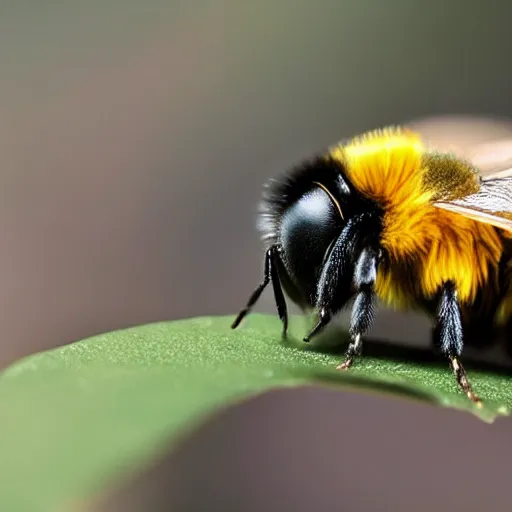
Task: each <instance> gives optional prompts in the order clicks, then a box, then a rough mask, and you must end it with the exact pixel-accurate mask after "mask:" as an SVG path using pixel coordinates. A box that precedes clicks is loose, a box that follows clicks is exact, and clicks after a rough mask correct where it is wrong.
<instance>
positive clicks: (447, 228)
mask: <svg viewBox="0 0 512 512" xmlns="http://www.w3.org/2000/svg"><path fill="white" fill-rule="evenodd" d="M259 228H260V231H261V233H262V238H263V241H264V244H265V249H266V255H265V259H264V277H263V281H262V283H261V284H260V285H259V286H258V287H257V288H256V289H255V291H254V292H253V293H252V295H251V297H250V299H249V301H248V302H247V305H246V307H245V308H244V309H242V310H241V311H240V313H239V314H238V316H237V318H236V319H235V321H234V322H233V324H232V328H233V329H234V328H236V327H237V326H238V325H239V324H240V322H241V321H242V319H243V318H244V317H245V316H246V315H247V314H248V313H249V311H250V310H251V308H252V307H253V306H254V304H255V303H256V301H257V300H258V298H259V297H260V295H261V293H262V291H263V290H264V289H265V287H266V286H267V285H268V284H269V283H272V287H273V291H274V296H275V302H276V306H277V312H278V315H279V317H280V319H281V321H282V323H283V335H286V331H287V327H288V313H287V305H286V300H285V294H286V296H287V297H288V299H289V300H291V301H292V302H293V303H295V304H296V305H298V306H299V307H300V308H301V309H302V310H303V311H314V312H315V317H316V318H315V323H314V325H313V327H312V329H311V331H310V332H309V333H308V334H307V335H306V336H305V337H304V341H305V342H307V341H309V340H311V339H312V338H313V337H314V336H316V335H318V334H319V333H320V332H321V331H322V330H323V329H324V328H325V327H326V326H327V325H328V324H329V322H330V321H331V319H332V318H333V317H334V315H336V314H338V313H339V312H340V311H342V310H343V309H345V308H346V307H347V306H348V304H349V303H352V309H351V318H350V328H349V335H350V343H349V345H348V348H347V350H346V353H345V357H344V360H343V361H342V362H341V364H340V365H339V366H338V367H337V369H339V370H347V369H348V368H350V367H351V366H352V364H353V362H354V360H355V358H356V357H358V356H361V354H362V347H363V336H364V334H365V333H366V332H367V331H368V329H369V328H370V326H371V324H372V322H373V319H374V317H375V314H376V304H377V299H379V300H380V301H382V302H383V303H384V304H386V305H388V306H391V307H393V308H395V309H398V310H407V309H413V310H420V311H423V312H425V313H426V314H428V315H429V316H430V317H431V318H432V320H433V326H434V333H435V337H434V339H435V345H436V346H437V348H438V350H439V351H440V353H441V354H442V355H443V356H444V357H446V358H447V360H448V363H449V366H450V367H451V369H452V371H453V372H454V374H455V377H456V380H457V383H458V385H459V387H460V388H461V389H462V391H463V392H464V393H465V394H466V395H467V397H468V398H469V399H470V400H472V401H473V402H476V403H477V404H479V405H481V401H480V399H479V397H478V396H477V395H476V394H475V393H474V392H473V390H472V387H471V384H470V381H469V379H468V376H467V373H466V371H465V369H464V367H463V365H462V363H461V360H460V356H461V354H462V350H463V346H464V341H465V337H467V335H468V333H470V332H475V329H478V331H477V332H485V330H484V331H482V326H484V327H485V328H487V327H489V328H494V327H495V326H496V325H498V326H499V325H505V324H506V323H507V322H508V320H509V319H510V317H511V316H512V243H511V241H512V164H510V168H508V169H507V166H506V165H503V166H502V168H501V169H494V172H492V173H489V174H487V175H486V176H484V175H483V173H482V172H481V169H479V168H476V167H475V166H474V165H472V164H471V163H470V162H469V161H465V160H463V159H461V158H459V157H457V156H455V155H452V154H449V153H442V152H438V151H435V150H433V149H431V148H428V147H427V146H426V145H425V143H424V141H422V139H421V137H420V136H419V134H417V133H415V132H413V131H411V130H408V129H406V128H401V127H388V128H384V129H381V130H375V131H371V132H367V133H364V134H362V135H360V136H357V137H355V138H353V139H352V140H349V141H348V142H346V143H339V144H337V145H334V146H332V147H330V148H328V149H327V150H326V151H325V152H324V153H321V154H317V155H316V156H313V157H312V158H310V159H308V160H306V161H303V162H302V163H300V164H299V165H297V166H296V167H294V168H292V169H291V170H289V172H288V173H286V174H285V175H284V176H283V177H282V178H279V179H274V180H270V181H269V182H268V183H267V185H266V187H265V191H264V194H263V199H262V202H261V209H260V216H259ZM465 335H466V336H465Z"/></svg>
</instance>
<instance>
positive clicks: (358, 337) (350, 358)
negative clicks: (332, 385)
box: [336, 248, 378, 370]
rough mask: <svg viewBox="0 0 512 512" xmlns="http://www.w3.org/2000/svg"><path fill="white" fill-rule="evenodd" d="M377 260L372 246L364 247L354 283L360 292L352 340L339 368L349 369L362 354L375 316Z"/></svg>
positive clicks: (351, 326) (351, 329) (353, 321)
mask: <svg viewBox="0 0 512 512" xmlns="http://www.w3.org/2000/svg"><path fill="white" fill-rule="evenodd" d="M377 261H378V253H377V251H375V250H373V249H371V248H367V249H364V250H363V251H362V253H361V255H360V257H359V259H358V261H357V265H356V268H355V272H354V283H355V285H356V288H357V290H358V293H357V295H356V299H355V301H354V305H353V306H352V315H351V318H350V329H349V334H350V340H351V341H350V344H349V346H348V349H347V351H346V352H345V359H344V360H343V362H342V363H341V364H339V365H338V366H337V367H336V369H337V370H348V368H350V367H351V366H352V364H353V362H354V358H356V357H360V356H361V354H362V351H363V339H362V336H363V334H365V333H366V332H367V331H368V329H369V328H370V326H371V324H372V323H373V319H374V318H375V311H376V308H375V301H376V295H375V291H374V286H375V281H376V279H377Z"/></svg>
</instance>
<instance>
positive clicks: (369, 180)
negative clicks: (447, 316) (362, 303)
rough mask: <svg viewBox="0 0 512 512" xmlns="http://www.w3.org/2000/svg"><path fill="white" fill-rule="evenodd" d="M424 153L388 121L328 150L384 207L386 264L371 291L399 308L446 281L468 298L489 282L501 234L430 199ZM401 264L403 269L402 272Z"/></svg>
mask: <svg viewBox="0 0 512 512" xmlns="http://www.w3.org/2000/svg"><path fill="white" fill-rule="evenodd" d="M424 152H425V149H424V147H423V144H422V142H421V140H420V138H419V136H418V135H417V134H415V133H413V132H409V131H402V130H400V129H398V128H396V129H394V128H388V129H385V130H380V131H374V132H370V133H367V134H365V135H363V136H361V137H358V138H356V139H353V140H352V141H350V142H349V143H348V144H347V145H345V146H337V147H334V148H332V149H331V150H330V155H331V156H332V157H334V158H335V159H338V160H339V161H341V162H343V164H344V165H345V167H346V169H347V176H348V178H349V179H350V181H351V182H352V183H353V184H354V186H355V187H356V189H357V190H359V191H360V192H361V193H363V194H364V195H366V196H367V197H369V198H371V199H373V200H375V201H377V202H378V204H380V205H381V206H382V208H383V209H384V226H383V233H382V245H383V247H384V249H385V250H386V251H387V253H388V254H389V256H390V259H391V264H390V266H388V267H385V268H383V269H382V271H381V272H379V275H378V278H377V283H376V291H377V294H378V295H379V297H380V298H381V299H383V300H384V301H386V302H387V303H389V304H391V305H394V306H396V307H399V308H405V307H407V306H410V305H411V301H412V302H414V299H417V298H419V297H426V298H429V297H432V296H433V295H434V294H435V293H436V292H437V291H438V289H439V287H440V286H441V285H442V284H443V282H445V281H447V280H453V281H454V282H455V284H456V286H457V291H458V294H459V299H460V300H461V302H463V303H472V301H474V299H475V296H476V294H477V291H478V289H479V288H482V287H485V286H487V285H492V284H493V283H489V275H488V267H489V264H490V265H491V266H495V267H497V265H498V262H499V260H500V257H501V254H502V252H503V245H502V241H501V238H500V236H499V234H498V232H497V230H496V229H495V228H494V227H492V226H489V225H487V224H483V223H479V222H477V221H475V220H471V219H468V218H466V217H464V216H462V215H460V214H457V213H453V212H449V211H446V210H441V209H439V208H436V207H434V206H433V204H432V201H433V198H435V197H436V195H437V194H438V192H439V190H435V189H434V188H432V186H430V188H429V187H428V186H426V184H428V183H429V181H428V179H426V177H427V176H426V173H427V172H428V169H427V168H426V167H425V164H424V163H423V162H422V156H423V155H424ZM406 269H409V270H410V272H411V275H409V276H405V275H403V274H404V272H406V271H407V270H406ZM406 278H409V283H408V284H407V283H405V281H407V279H406ZM411 279H412V280H413V283H412V284H411V283H410V281H411ZM404 283H405V284H404Z"/></svg>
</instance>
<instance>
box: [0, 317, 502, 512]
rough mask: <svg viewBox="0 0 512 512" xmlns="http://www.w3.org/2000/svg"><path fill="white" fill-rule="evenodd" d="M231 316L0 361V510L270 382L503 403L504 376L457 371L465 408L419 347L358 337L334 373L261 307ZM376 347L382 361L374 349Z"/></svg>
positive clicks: (66, 485)
mask: <svg viewBox="0 0 512 512" xmlns="http://www.w3.org/2000/svg"><path fill="white" fill-rule="evenodd" d="M232 320H233V317H213V318H194V319H187V320H181V321H175V322H166V323H164V322H162V323H155V324H150V325H145V326H140V327H134V328H130V329H125V330H120V331H115V332H111V333H107V334H103V335H100V336H95V337H93V338H90V339H88V340H84V341H81V342H77V343H73V344H71V345H67V346H64V347H61V348H57V349H54V350H50V351H48V352H44V353H40V354H36V355H33V356H30V357H28V358H25V359H24V360H22V361H20V362H18V363H16V364H14V365H13V366H11V367H10V368H8V369H7V370H5V371H4V372H3V373H2V374H1V375H0V414H1V418H2V432H1V436H0V454H1V459H0V460H1V463H0V510H9V511H11V510H13V511H14V510H56V509H58V507H62V506H64V505H65V504H67V503H73V502H75V501H76V500H81V499H87V498H89V497H91V496H97V495H98V494H99V493H102V492H104V491H107V490H108V489H109V488H111V487H112V486H113V485H114V484H116V483H118V482H119V481H120V479H121V478H124V477H127V476H129V474H130V473H131V472H133V471H137V470H141V469H142V468H143V467H144V466H145V465H146V464H149V463H150V462H151V461H152V460H153V459H154V458H155V457H158V456H161V455H162V452H163V451H165V450H167V449H168V447H169V443H170V444H171V446H172V445H173V443H177V442H179V441H180V439H181V438H182V436H184V435H185V434H187V433H189V432H190V431H191V430H192V429H193V428H195V427H196V426H197V425H198V424H199V423H200V422H202V421H204V420H205V419H206V418H207V417H208V415H210V414H212V413H213V412H214V411H215V410H217V409H219V408H220V407H225V406H227V405H229V404H232V403H235V402H237V401H240V400H242V399H245V398H247V397H250V396H254V395H256V394H259V393H262V392H264V391H267V390H270V389H275V388H280V387H281V388H282V387H292V386H302V385H306V384H324V385H330V386H338V387H339V388H340V389H343V388H345V389H346V388H354V389H366V390H373V391H379V392H385V393H392V394H399V395H403V396H406V397H408V398H410V399H415V400H421V401H425V402H429V403H431V404H438V405H441V406H445V407H453V408H456V409H460V410H464V411H470V412H472V413H474V414H475V415H477V416H478V417H480V418H481V419H483V420H484V421H487V422H492V421H493V420H494V419H495V418H496V417H497V416H499V415H508V414H509V412H510V409H511V407H512V381H511V379H510V378H508V377H506V376H504V375H500V374H498V373H489V372H483V371H476V370H472V369H471V367H469V368H468V370H469V372H470V378H471V379H472V382H473V385H474V388H475V391H476V392H477V393H478V394H479V395H480V396H481V398H482V399H483V400H484V403H485V405H484V407H483V408H482V409H477V408H476V407H475V406H474V405H473V404H471V403H470V402H469V400H467V399H466V397H465V396H463V394H462V393H461V392H459V390H458V388H457V386H456V383H455V380H454V377H453V375H452V374H451V372H450V371H449V369H448V366H447V364H445V362H444V361H439V362H438V363H435V362H434V361H436V359H435V358H431V359H430V361H428V360H427V361H425V360H424V356H423V355H422V354H423V353H420V352H414V351H406V352H404V353H402V354H400V353H399V352H396V349H393V350H395V352H393V351H392V350H391V349H388V348H387V347H383V346H382V345H375V344H373V345H372V344H370V343H369V342H365V343H366V344H365V354H369V355H368V356H366V357H364V358H363V359H361V360H360V361H358V362H357V363H356V365H355V366H354V367H353V368H352V369H351V370H349V371H348V372H338V371H336V370H335V366H336V364H337V363H338V362H339V360H340V354H334V353H329V352H326V351H320V350H319V349H318V347H310V346H309V345H306V344H304V343H301V342H297V341H293V340H292V341H290V342H283V341H281V326H280V323H279V320H278V319H277V318H275V317H273V316H265V315H256V314H253V315H252V316H250V317H249V319H248V320H246V322H245V324H244V325H242V326H241V327H240V328H239V329H238V330H235V331H232V330H231V329H230V322H231V321H232ZM294 321H295V320H294ZM301 332H302V329H301ZM372 346H373V349H372ZM376 347H380V350H381V351H382V352H384V353H388V354H390V355H391V358H389V357H387V358H384V357H374V356H373V354H372V353H371V352H372V350H373V351H375V348H376ZM390 350H391V352H390ZM429 357H430V356H429ZM422 358H423V360H422Z"/></svg>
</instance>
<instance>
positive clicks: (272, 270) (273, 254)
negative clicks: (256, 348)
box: [231, 245, 288, 337]
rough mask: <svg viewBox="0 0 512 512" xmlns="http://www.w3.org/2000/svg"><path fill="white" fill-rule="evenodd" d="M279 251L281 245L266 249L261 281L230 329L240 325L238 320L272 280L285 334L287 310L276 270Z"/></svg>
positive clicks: (247, 312) (248, 310)
mask: <svg viewBox="0 0 512 512" xmlns="http://www.w3.org/2000/svg"><path fill="white" fill-rule="evenodd" d="M280 252H281V247H280V246H279V245H273V246H271V247H270V248H269V249H268V250H267V252H266V254H265V263H264V270H263V281H262V282H261V284H260V285H259V286H258V287H257V288H256V289H255V290H254V291H253V293H252V295H251V296H250V298H249V300H248V301H247V304H246V306H245V307H244V308H243V309H242V310H241V311H240V313H238V316H237V317H236V318H235V320H234V322H233V323H232V324H231V328H232V329H236V328H237V327H238V326H239V325H240V322H241V321H242V320H243V319H244V317H246V316H247V315H248V314H249V313H250V311H251V309H252V307H253V306H254V304H256V302H257V301H258V299H259V298H260V296H261V294H262V293H263V290H264V289H265V288H266V287H267V285H268V284H269V283H270V281H272V287H273V289H274V298H275V301H276V307H277V313H278V315H279V318H280V319H281V322H282V324H283V337H284V336H286V331H287V329H288V311H287V308H286V300H285V297H284V294H283V290H282V288H281V280H280V278H279V273H278V270H277V263H278V259H279V258H280Z"/></svg>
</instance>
